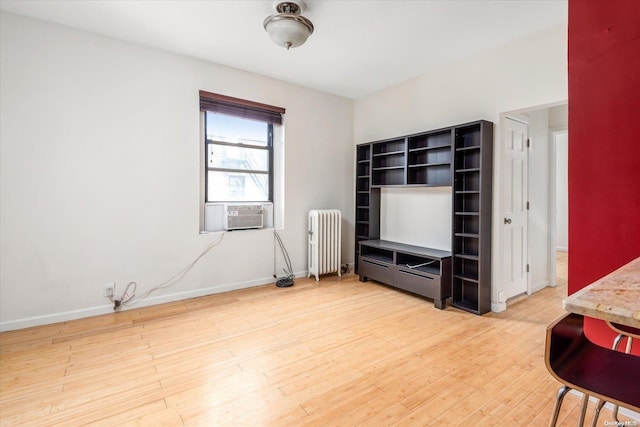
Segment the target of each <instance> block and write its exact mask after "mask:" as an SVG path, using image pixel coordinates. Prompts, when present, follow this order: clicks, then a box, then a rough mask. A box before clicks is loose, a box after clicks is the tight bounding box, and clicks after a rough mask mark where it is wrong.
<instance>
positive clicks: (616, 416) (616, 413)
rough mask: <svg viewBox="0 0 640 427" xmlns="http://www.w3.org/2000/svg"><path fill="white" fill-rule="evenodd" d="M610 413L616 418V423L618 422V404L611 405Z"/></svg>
mask: <svg viewBox="0 0 640 427" xmlns="http://www.w3.org/2000/svg"><path fill="white" fill-rule="evenodd" d="M611 413H612V414H613V419H614V420H616V423H618V424H620V420H619V419H618V405H613V408H611Z"/></svg>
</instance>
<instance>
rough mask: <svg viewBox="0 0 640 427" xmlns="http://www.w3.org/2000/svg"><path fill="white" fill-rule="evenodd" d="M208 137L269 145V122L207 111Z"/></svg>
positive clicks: (217, 139) (239, 142) (238, 142)
mask: <svg viewBox="0 0 640 427" xmlns="http://www.w3.org/2000/svg"><path fill="white" fill-rule="evenodd" d="M206 114H207V139H208V140H209V139H210V140H214V141H222V142H230V143H234V144H249V145H261V146H264V147H266V146H267V145H268V129H269V124H268V123H265V122H258V121H255V120H248V119H243V118H240V117H233V116H226V115H224V114H216V113H211V112H207V113H206Z"/></svg>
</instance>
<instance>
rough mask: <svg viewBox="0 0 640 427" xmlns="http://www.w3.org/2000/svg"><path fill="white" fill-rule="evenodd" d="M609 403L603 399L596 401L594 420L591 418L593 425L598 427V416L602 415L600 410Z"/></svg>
mask: <svg viewBox="0 0 640 427" xmlns="http://www.w3.org/2000/svg"><path fill="white" fill-rule="evenodd" d="M605 403H607V402H605V401H604V400H603V399H598V403H596V411H595V413H594V414H593V420H591V427H596V423H597V422H598V417H599V416H600V411H601V410H602V407H603V406H604V404H605Z"/></svg>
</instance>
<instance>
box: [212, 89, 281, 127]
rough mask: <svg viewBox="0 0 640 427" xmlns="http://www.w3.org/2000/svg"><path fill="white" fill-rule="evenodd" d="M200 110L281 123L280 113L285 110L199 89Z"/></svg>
mask: <svg viewBox="0 0 640 427" xmlns="http://www.w3.org/2000/svg"><path fill="white" fill-rule="evenodd" d="M200 111H211V112H213V113H221V114H228V115H230V116H236V117H243V118H245V119H252V120H259V121H262V122H267V123H275V124H282V115H283V114H284V111H285V110H284V108H281V107H274V106H272V105H267V104H261V103H259V102H253V101H247V100H246V99H240V98H233V97H231V96H226V95H219V94H217V93H211V92H205V91H203V90H201V91H200Z"/></svg>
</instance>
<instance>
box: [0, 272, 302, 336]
mask: <svg viewBox="0 0 640 427" xmlns="http://www.w3.org/2000/svg"><path fill="white" fill-rule="evenodd" d="M295 275H296V277H306V276H307V271H306V270H305V271H302V272H297V273H295ZM274 282H275V280H274V279H273V277H268V278H262V279H256V280H249V281H246V282H239V283H231V284H227V285H218V286H212V287H209V288H200V289H193V290H189V291H183V292H175V293H172V294H167V295H158V296H153V297H149V298H147V299H144V300H142V301H140V303H138V304H136V305H135V306H133V307H129V309H134V308H140V307H148V306H150V305H157V304H164V303H167V302H174V301H181V300H185V299H189V298H197V297H202V296H206V295H213V294H219V293H222V292H229V291H235V290H238V289H246V288H251V287H254V286H262V285H267V284H269V283H274ZM124 310H127V308H126V307H123V308H122V311H124ZM109 313H113V304H105V305H99V306H95V307H87V308H83V309H79V310H71V311H63V312H60V313H53V314H46V315H43V316H33V317H25V318H23V319H17V320H9V321H5V322H0V332H6V331H14V330H17V329H24V328H31V327H34V326H42V325H50V324H53V323H60V322H67V321H70V320H77V319H82V318H85V317H92V316H100V315H103V314H109Z"/></svg>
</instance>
